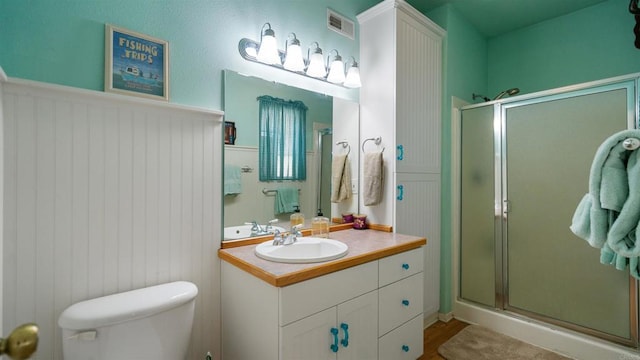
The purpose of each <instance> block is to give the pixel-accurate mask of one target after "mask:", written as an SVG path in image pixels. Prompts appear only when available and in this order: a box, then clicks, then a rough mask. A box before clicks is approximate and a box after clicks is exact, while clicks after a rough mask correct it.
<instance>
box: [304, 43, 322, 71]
mask: <svg viewBox="0 0 640 360" xmlns="http://www.w3.org/2000/svg"><path fill="white" fill-rule="evenodd" d="M314 44H315V48H314V49H313V53H311V46H313V45H314ZM307 54H308V57H309V65H308V66H307V75H309V76H311V77H314V78H324V77H325V76H326V75H327V69H326V68H325V67H324V56H322V49H320V45H318V43H317V42H315V41H314V42H312V43H311V45H309V49H308V50H307Z"/></svg>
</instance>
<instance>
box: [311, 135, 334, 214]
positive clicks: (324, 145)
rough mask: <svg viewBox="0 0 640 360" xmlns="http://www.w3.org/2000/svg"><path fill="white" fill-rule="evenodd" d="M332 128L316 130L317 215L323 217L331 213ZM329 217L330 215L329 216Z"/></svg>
mask: <svg viewBox="0 0 640 360" xmlns="http://www.w3.org/2000/svg"><path fill="white" fill-rule="evenodd" d="M332 139H333V130H332V129H331V128H326V129H320V130H316V141H317V142H316V169H317V174H318V179H317V181H318V186H316V214H315V215H318V216H323V215H324V212H325V211H326V212H328V213H330V212H331V150H332V142H333V140H332ZM327 215H329V214H327Z"/></svg>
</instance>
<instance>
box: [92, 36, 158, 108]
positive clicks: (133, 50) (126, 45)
mask: <svg viewBox="0 0 640 360" xmlns="http://www.w3.org/2000/svg"><path fill="white" fill-rule="evenodd" d="M104 90H105V91H106V92H113V93H119V94H125V95H134V96H140V97H145V98H149V99H156V100H163V101H169V43H168V42H167V41H165V40H161V39H157V38H154V37H151V36H148V35H144V34H140V33H138V32H135V31H131V30H127V29H124V28H121V27H116V26H113V25H111V24H105V72H104Z"/></svg>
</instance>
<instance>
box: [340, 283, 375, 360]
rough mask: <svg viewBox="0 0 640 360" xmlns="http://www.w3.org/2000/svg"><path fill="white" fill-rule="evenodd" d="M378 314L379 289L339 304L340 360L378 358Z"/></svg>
mask: <svg viewBox="0 0 640 360" xmlns="http://www.w3.org/2000/svg"><path fill="white" fill-rule="evenodd" d="M377 316H378V291H372V292H370V293H368V294H364V295H362V296H359V297H357V298H355V299H353V300H350V301H347V302H345V303H343V304H340V305H338V322H337V328H338V329H339V330H340V350H339V351H338V353H337V354H338V359H339V360H368V359H377V358H378V331H377V329H376V327H375V320H376V318H377ZM345 328H346V329H345ZM347 334H348V337H347ZM345 340H348V342H345ZM345 345H346V346H345Z"/></svg>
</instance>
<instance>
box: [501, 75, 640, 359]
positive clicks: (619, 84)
mask: <svg viewBox="0 0 640 360" xmlns="http://www.w3.org/2000/svg"><path fill="white" fill-rule="evenodd" d="M639 85H640V78H638V77H637V74H636V75H634V76H623V77H617V78H612V79H607V80H602V81H596V82H590V83H587V84H582V85H578V86H568V87H564V88H560V89H556V90H552V91H546V92H541V93H537V94H535V96H530V97H526V96H525V97H524V99H522V98H523V96H521V97H517V98H513V99H515V100H511V98H510V99H507V100H505V101H503V102H499V103H496V104H494V105H493V106H494V121H493V124H494V151H495V154H496V156H495V164H494V169H495V173H496V177H495V179H494V180H495V181H494V183H495V208H496V214H495V215H496V216H495V217H494V219H495V224H494V225H495V256H496V258H495V260H496V272H495V275H496V276H495V283H496V296H495V299H496V304H495V305H496V308H497V309H501V310H503V311H507V312H509V313H512V314H514V315H515V316H518V315H520V316H526V317H527V318H531V319H534V320H539V321H542V322H545V323H549V324H553V325H558V326H562V327H564V328H568V329H571V330H575V331H578V332H581V333H584V334H588V335H592V336H595V337H598V338H601V339H605V340H608V341H612V342H616V343H619V344H623V345H626V346H630V347H635V348H638V344H639V341H638V281H637V280H635V279H634V278H633V277H631V276H629V317H630V319H629V321H630V324H629V326H630V329H629V330H630V339H626V338H621V337H618V336H615V335H610V334H606V333H603V332H601V331H597V330H594V329H590V328H587V327H584V326H581V325H576V324H573V323H569V322H567V321H563V320H558V319H554V318H551V317H548V316H545V315H541V314H538V313H534V312H530V311H526V310H523V309H520V308H514V307H510V306H509V282H508V274H509V264H508V259H507V256H508V241H507V240H508V237H509V234H508V230H507V229H508V226H507V225H508V217H509V216H508V214H509V199H507V194H508V192H507V189H508V188H507V186H508V185H507V184H508V181H507V161H506V160H507V156H508V154H507V152H508V151H507V149H506V146H505V145H504V144H506V141H507V134H506V126H507V119H506V115H507V110H509V109H512V108H516V107H520V106H526V105H532V104H537V103H542V102H548V101H553V100H559V99H567V98H571V97H577V96H584V95H589V94H595V93H600V92H606V91H611V90H620V89H626V90H627V104H628V105H627V106H628V111H627V128H628V129H633V128H637V127H638V121H639V120H638V114H639V101H638V89H639ZM518 98H520V99H518Z"/></svg>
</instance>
